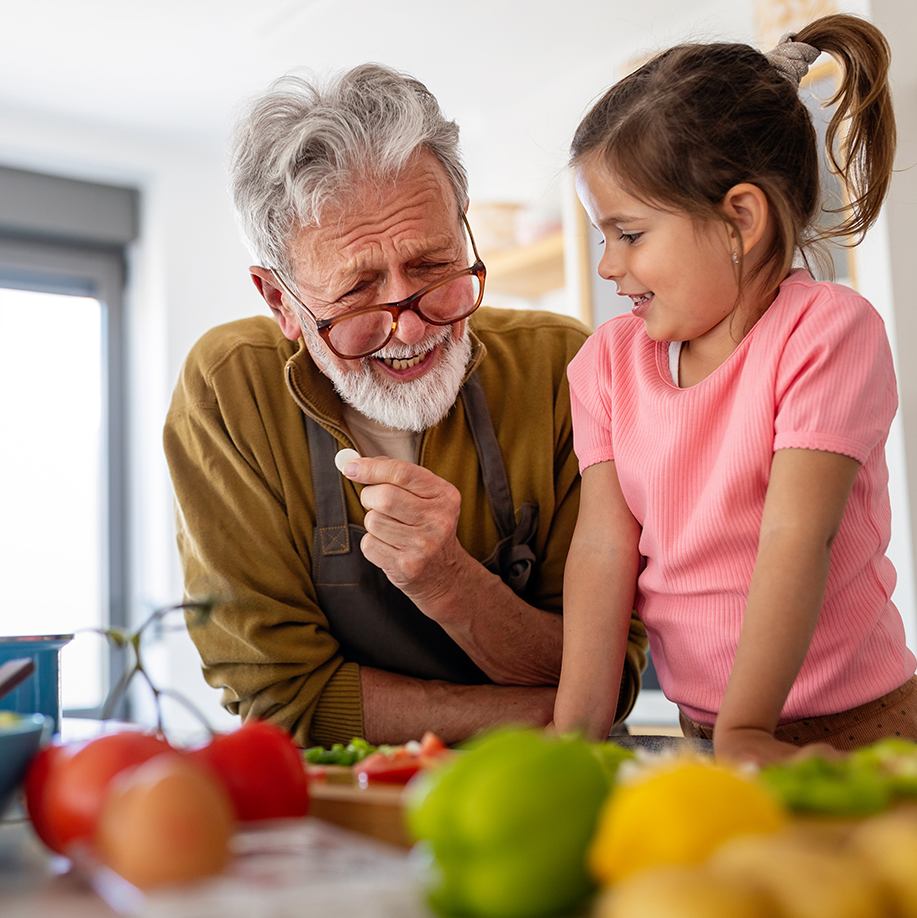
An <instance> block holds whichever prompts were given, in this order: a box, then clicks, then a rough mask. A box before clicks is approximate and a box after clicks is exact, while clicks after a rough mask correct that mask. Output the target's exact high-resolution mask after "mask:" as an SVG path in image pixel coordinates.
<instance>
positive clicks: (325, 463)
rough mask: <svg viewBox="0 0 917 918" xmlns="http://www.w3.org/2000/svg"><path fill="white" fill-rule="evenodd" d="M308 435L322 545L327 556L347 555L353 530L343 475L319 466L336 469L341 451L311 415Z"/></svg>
mask: <svg viewBox="0 0 917 918" xmlns="http://www.w3.org/2000/svg"><path fill="white" fill-rule="evenodd" d="M303 417H304V418H305V422H306V437H307V439H308V441H309V458H310V462H311V463H312V469H313V474H312V488H313V491H314V492H315V520H316V524H317V526H318V536H319V544H320V545H321V549H322V554H324V555H346V554H347V553H348V552H349V551H350V529H349V528H348V520H347V502H346V499H345V497H344V476H343V475H338V474H335V475H320V474H317V471H318V470H319V469H331V468H334V457H335V454H336V453H337V451H338V444H337V440H335V439H334V437H333V436H332V435H331V434H330V433H329V432H328V431H327V430H325V428H324V427H322V426H321V424H319V423H318V422H317V421H314V420H313V419H312V418H310V417H309V415H307V414H306V415H303Z"/></svg>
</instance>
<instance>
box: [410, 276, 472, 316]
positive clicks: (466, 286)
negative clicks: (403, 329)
mask: <svg viewBox="0 0 917 918" xmlns="http://www.w3.org/2000/svg"><path fill="white" fill-rule="evenodd" d="M480 299H481V279H480V278H479V277H478V276H477V275H476V274H465V275H462V276H461V277H456V278H453V279H452V280H450V281H447V282H446V283H445V284H440V286H439V287H434V288H433V289H432V290H430V291H428V292H427V293H425V294H424V295H423V296H422V297H421V298H420V302H419V303H418V304H417V308H418V309H419V310H420V311H421V312H422V313H423V314H424V315H425V316H428V317H429V318H430V319H433V320H435V321H437V322H457V321H458V320H459V319H463V318H465V316H467V315H470V314H471V313H472V312H474V310H475V308H476V307H477V305H478V303H479V301H480Z"/></svg>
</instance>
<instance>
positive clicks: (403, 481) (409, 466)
mask: <svg viewBox="0 0 917 918" xmlns="http://www.w3.org/2000/svg"><path fill="white" fill-rule="evenodd" d="M342 471H343V474H344V476H345V477H346V478H349V479H350V480H351V481H355V482H357V483H358V484H365V485H374V484H391V485H395V486H396V487H399V488H403V489H404V490H405V491H410V492H411V493H413V494H416V495H417V496H418V497H436V496H437V495H438V494H439V493H440V491H441V489H442V486H443V485H444V484H445V482H444V481H443V480H442V479H441V478H440V477H439V476H438V475H434V474H433V472H431V471H430V470H429V469H424V468H421V467H420V466H419V465H414V463H413V462H405V461H404V460H403V459H389V458H387V457H385V456H377V457H374V458H368V457H363V458H362V459H351V460H350V461H349V462H348V463H347V464H346V465H345V466H344V468H343V470H342Z"/></svg>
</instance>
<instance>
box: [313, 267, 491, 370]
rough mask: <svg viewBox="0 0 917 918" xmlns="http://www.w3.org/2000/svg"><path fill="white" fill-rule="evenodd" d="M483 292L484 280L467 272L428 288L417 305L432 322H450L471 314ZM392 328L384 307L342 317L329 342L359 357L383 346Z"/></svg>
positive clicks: (344, 352) (329, 337) (340, 351)
mask: <svg viewBox="0 0 917 918" xmlns="http://www.w3.org/2000/svg"><path fill="white" fill-rule="evenodd" d="M481 294H482V284H481V279H480V278H479V277H478V276H477V275H474V274H465V275H462V276H461V277H455V278H453V279H452V280H449V281H446V282H445V283H444V284H440V285H439V286H438V287H434V288H433V289H432V290H428V291H427V292H426V293H425V294H424V295H423V296H422V297H421V298H420V299H419V300H418V301H417V302H416V303H415V304H414V308H415V309H417V311H419V312H421V313H422V314H423V316H424V317H426V319H428V320H429V321H432V322H440V323H442V324H443V325H446V324H448V323H450V322H457V321H458V320H459V319H464V318H465V316H468V315H471V313H473V312H474V311H475V309H477V307H478V304H479V303H480V301H481ZM391 330H392V316H391V313H390V312H388V311H387V310H384V309H380V310H379V311H377V312H365V313H362V314H360V315H355V316H350V317H347V318H342V319H339V320H338V321H337V322H335V323H334V325H332V326H331V327H330V331H329V332H328V341H329V343H330V344H331V346H332V347H333V348H334V349H335V350H336V351H337V352H338V353H339V354H340V355H341V356H343V357H359V356H361V355H363V354H371V353H372V352H373V351H375V350H378V348H380V347H382V346H383V345H384V344H385V342H386V340H387V339H388V336H389V333H390V332H391Z"/></svg>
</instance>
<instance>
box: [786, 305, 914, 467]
mask: <svg viewBox="0 0 917 918" xmlns="http://www.w3.org/2000/svg"><path fill="white" fill-rule="evenodd" d="M833 289H834V290H835V291H838V293H837V295H835V297H834V298H833V301H832V302H831V306H830V309H826V310H823V311H820V313H819V317H818V321H815V322H813V321H798V322H797V323H796V324H795V327H794V328H793V330H792V334H791V335H790V337H789V338H788V340H787V342H786V345H785V347H784V349H783V354H782V356H781V359H780V363H779V365H778V369H777V378H776V392H775V397H776V415H775V418H774V449H775V450H778V449H787V448H793V447H796V448H800V449H820V450H825V451H827V452H833V453H842V454H843V455H845V456H851V457H852V458H854V459H856V460H857V461H858V462H860V463H862V462H865V461H866V458H867V456H868V455H869V453H870V452H871V451H872V449H873V448H874V447H875V446H876V444H877V443H879V441H880V440H884V438H885V436H886V434H887V433H888V428H889V426H890V424H891V422H892V418H893V417H894V416H895V410H896V409H897V406H898V397H897V389H896V385H895V372H894V367H893V363H892V355H891V348H890V347H889V344H888V337H887V335H886V333H885V326H884V324H883V322H882V318H881V317H880V316H879V314H878V313H877V312H876V311H875V310H874V309H873V308H872V306H870V305H869V304H868V303H866V301H865V300H863V298H862V297H860V296H859V295H858V294H856V293H855V292H854V291H852V290H846V289H845V288H839V287H838V288H833Z"/></svg>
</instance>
